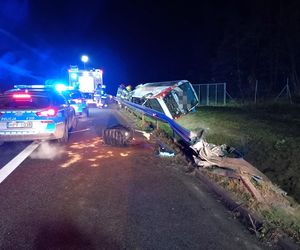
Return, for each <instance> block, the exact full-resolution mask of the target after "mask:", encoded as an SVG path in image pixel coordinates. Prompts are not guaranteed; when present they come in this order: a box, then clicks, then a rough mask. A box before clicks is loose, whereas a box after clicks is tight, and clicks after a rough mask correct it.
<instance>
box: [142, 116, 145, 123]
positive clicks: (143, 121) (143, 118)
mask: <svg viewBox="0 0 300 250" xmlns="http://www.w3.org/2000/svg"><path fill="white" fill-rule="evenodd" d="M144 125H145V115H144V113H143V114H142V126H144Z"/></svg>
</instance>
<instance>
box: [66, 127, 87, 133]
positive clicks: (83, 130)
mask: <svg viewBox="0 0 300 250" xmlns="http://www.w3.org/2000/svg"><path fill="white" fill-rule="evenodd" d="M88 130H90V128H86V129H82V130H76V131H71V132H69V134H74V133H80V132H85V131H88Z"/></svg>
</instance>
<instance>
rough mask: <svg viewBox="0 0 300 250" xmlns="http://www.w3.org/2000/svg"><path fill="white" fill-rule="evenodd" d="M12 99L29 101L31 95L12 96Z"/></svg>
mask: <svg viewBox="0 0 300 250" xmlns="http://www.w3.org/2000/svg"><path fill="white" fill-rule="evenodd" d="M13 98H14V99H31V95H30V94H26V93H24V94H13Z"/></svg>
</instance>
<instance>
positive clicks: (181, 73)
mask: <svg viewBox="0 0 300 250" xmlns="http://www.w3.org/2000/svg"><path fill="white" fill-rule="evenodd" d="M241 2H243V3H241ZM260 2H269V1H225V0H224V1H213V0H211V1H176V0H175V1H142V0H140V1H138V0H128V1H108V0H102V1H101V0H98V1H96V0H85V1H77V0H72V1H68V0H63V1H62V0H61V1H55V0H49V1H47V0H45V1H41V0H1V1H0V81H1V88H2V89H4V88H6V87H7V86H8V85H9V84H12V83H22V82H24V81H25V82H31V83H40V82H44V80H45V79H48V78H66V77H67V69H68V67H69V65H76V64H77V65H79V66H80V67H82V63H81V61H80V56H81V55H82V54H87V55H89V57H90V62H89V63H88V66H89V67H94V68H102V69H103V70H104V82H105V83H106V84H107V85H108V88H109V89H110V90H115V89H116V87H117V86H118V85H119V84H121V83H125V84H131V85H137V84H139V83H144V82H153V81H165V80H175V79H187V80H190V81H191V82H193V83H201V82H206V81H207V82H208V81H210V80H211V79H212V78H213V75H212V74H211V60H212V58H213V57H214V56H215V47H216V46H217V44H218V42H219V41H220V40H221V39H222V36H223V35H224V32H226V24H227V23H228V22H230V20H232V17H233V16H235V17H236V16H238V17H240V18H241V20H242V19H243V18H246V19H247V20H249V19H251V18H252V17H253V16H255V15H256V13H257V11H258V3H260Z"/></svg>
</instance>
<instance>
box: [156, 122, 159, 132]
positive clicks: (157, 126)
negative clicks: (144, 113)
mask: <svg viewBox="0 0 300 250" xmlns="http://www.w3.org/2000/svg"><path fill="white" fill-rule="evenodd" d="M155 122H156V129H157V130H159V122H158V120H156V121H155Z"/></svg>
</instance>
